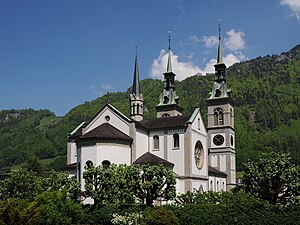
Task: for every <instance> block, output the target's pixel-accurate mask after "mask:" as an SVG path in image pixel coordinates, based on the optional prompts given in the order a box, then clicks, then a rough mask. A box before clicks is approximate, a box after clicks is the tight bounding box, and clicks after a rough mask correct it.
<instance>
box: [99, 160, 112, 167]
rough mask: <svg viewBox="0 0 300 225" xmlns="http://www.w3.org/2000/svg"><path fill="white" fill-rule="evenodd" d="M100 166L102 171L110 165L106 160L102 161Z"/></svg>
mask: <svg viewBox="0 0 300 225" xmlns="http://www.w3.org/2000/svg"><path fill="white" fill-rule="evenodd" d="M101 164H102V167H103V168H104V169H107V168H108V167H109V166H110V164H111V163H110V161H108V160H103V161H102V163H101Z"/></svg>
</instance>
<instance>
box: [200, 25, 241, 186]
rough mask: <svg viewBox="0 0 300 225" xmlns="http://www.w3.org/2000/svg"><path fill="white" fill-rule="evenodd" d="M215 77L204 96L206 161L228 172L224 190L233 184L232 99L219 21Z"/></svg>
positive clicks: (233, 132) (233, 134) (234, 175)
mask: <svg viewBox="0 0 300 225" xmlns="http://www.w3.org/2000/svg"><path fill="white" fill-rule="evenodd" d="M214 67H215V80H214V84H213V86H212V90H211V92H210V96H209V98H208V99H207V100H206V102H207V106H208V127H207V131H208V149H209V165H210V166H212V167H215V168H216V169H218V170H220V171H222V172H224V173H226V174H227V181H226V183H227V190H230V189H231V188H233V187H235V185H236V165H235V161H236V160H235V158H236V157H235V131H234V104H235V102H234V100H233V98H232V96H231V90H230V89H228V88H227V83H226V65H225V64H224V63H223V59H222V48H221V25H220V22H219V43H218V56H217V63H216V64H215V65H214Z"/></svg>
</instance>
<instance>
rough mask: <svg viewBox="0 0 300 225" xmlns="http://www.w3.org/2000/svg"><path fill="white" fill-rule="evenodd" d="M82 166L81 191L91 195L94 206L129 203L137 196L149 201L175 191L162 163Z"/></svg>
mask: <svg viewBox="0 0 300 225" xmlns="http://www.w3.org/2000/svg"><path fill="white" fill-rule="evenodd" d="M85 169H86V170H85V171H84V173H83V178H84V179H85V193H84V195H85V196H86V197H91V198H93V199H94V205H95V206H96V207H97V206H99V205H103V204H111V203H112V204H118V205H125V204H133V203H135V202H136V200H137V199H139V200H140V202H141V203H142V204H146V205H152V204H153V201H154V200H156V199H158V198H161V199H162V200H170V199H173V198H174V197H175V195H176V190H175V183H176V181H175V178H174V175H173V173H172V171H170V170H168V169H167V168H165V167H164V166H163V165H162V164H159V165H153V166H152V165H149V164H145V165H131V166H126V165H119V166H116V165H111V166H110V167H109V168H103V167H102V166H98V167H94V166H90V167H86V168H85Z"/></svg>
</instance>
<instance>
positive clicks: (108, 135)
mask: <svg viewBox="0 0 300 225" xmlns="http://www.w3.org/2000/svg"><path fill="white" fill-rule="evenodd" d="M87 139H105V140H127V141H132V138H131V137H129V136H128V135H127V134H125V133H123V132H122V131H120V130H118V129H117V128H115V127H114V126H112V125H110V124H109V123H103V124H101V125H100V126H98V127H96V128H95V129H93V130H91V131H90V132H88V133H86V134H84V135H82V136H81V137H79V138H78V139H77V140H76V141H78V140H87Z"/></svg>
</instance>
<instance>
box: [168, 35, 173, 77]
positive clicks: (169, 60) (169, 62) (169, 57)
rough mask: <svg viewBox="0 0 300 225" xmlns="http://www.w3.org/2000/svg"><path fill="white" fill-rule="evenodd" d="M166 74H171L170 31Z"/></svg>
mask: <svg viewBox="0 0 300 225" xmlns="http://www.w3.org/2000/svg"><path fill="white" fill-rule="evenodd" d="M167 72H172V63H171V31H169V52H168V64H167Z"/></svg>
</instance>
